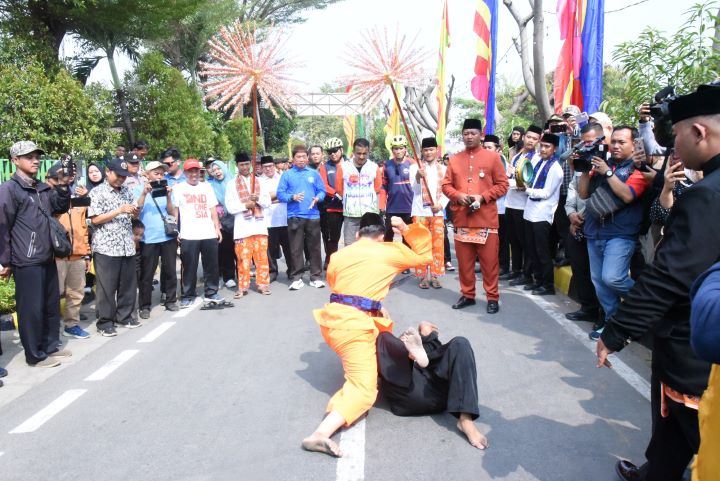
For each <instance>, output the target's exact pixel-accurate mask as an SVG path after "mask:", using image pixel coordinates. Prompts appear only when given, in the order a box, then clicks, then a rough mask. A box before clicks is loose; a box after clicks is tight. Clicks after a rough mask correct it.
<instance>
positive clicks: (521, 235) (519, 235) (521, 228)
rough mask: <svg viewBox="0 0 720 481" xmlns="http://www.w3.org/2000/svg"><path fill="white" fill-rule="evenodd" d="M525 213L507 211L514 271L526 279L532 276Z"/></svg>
mask: <svg viewBox="0 0 720 481" xmlns="http://www.w3.org/2000/svg"><path fill="white" fill-rule="evenodd" d="M523 213H524V211H522V210H520V209H510V208H507V209H505V217H506V218H507V222H508V237H509V241H510V251H511V254H512V271H513V272H518V273H522V274H523V276H524V277H530V275H531V274H532V263H531V260H530V258H531V257H530V250H529V249H526V248H525V246H526V240H525V225H524V222H525V220H524V219H523Z"/></svg>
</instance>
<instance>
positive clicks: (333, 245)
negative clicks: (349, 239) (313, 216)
mask: <svg viewBox="0 0 720 481" xmlns="http://www.w3.org/2000/svg"><path fill="white" fill-rule="evenodd" d="M344 218H345V217H344V216H343V213H342V212H327V211H324V212H320V232H321V234H322V241H323V247H324V248H325V263H324V265H325V267H327V265H328V263H329V262H330V256H332V255H333V254H334V253H336V252H337V250H338V244H339V243H340V233H341V232H342V226H343V219H344Z"/></svg>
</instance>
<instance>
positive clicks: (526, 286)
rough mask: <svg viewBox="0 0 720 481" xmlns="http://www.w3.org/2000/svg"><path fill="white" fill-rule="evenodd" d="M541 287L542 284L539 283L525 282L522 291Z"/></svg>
mask: <svg viewBox="0 0 720 481" xmlns="http://www.w3.org/2000/svg"><path fill="white" fill-rule="evenodd" d="M541 287H542V286H541V285H540V284H537V283H535V282H530V283H529V284H525V286H523V291H534V290H535V289H540V288H541Z"/></svg>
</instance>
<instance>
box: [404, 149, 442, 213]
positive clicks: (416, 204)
mask: <svg viewBox="0 0 720 481" xmlns="http://www.w3.org/2000/svg"><path fill="white" fill-rule="evenodd" d="M421 162H424V161H421ZM437 162H438V161H437V160H436V161H435V162H433V163H432V164H430V165H428V164H427V163H425V164H424V167H425V179H426V180H427V185H428V189H429V190H430V196H431V197H432V200H433V202H435V203H436V204H440V205H441V206H442V207H443V209H445V206H447V204H448V202H449V201H450V199H448V198H447V197H445V194H442V193H441V194H440V198H439V199H436V197H437V192H438V183H439V182H440V181H441V180H442V178H443V177H444V176H445V171H446V170H447V168H446V167H445V166H444V165H440V171H441V176H440V177H438V172H437V171H438V169H437V165H436V163H437ZM417 172H418V166H417V164H411V165H410V174H409V175H410V186H411V187H412V190H413V201H412V212H411V215H412V216H413V217H414V216H419V217H442V216H443V214H444V212H443V211H442V210H440V211H438V212H436V213H435V214H433V212H432V208H431V206H425V205H423V196H422V184H421V183H420V182H418V181H417V178H416V176H417Z"/></svg>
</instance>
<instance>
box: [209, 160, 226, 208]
mask: <svg viewBox="0 0 720 481" xmlns="http://www.w3.org/2000/svg"><path fill="white" fill-rule="evenodd" d="M216 166H217V167H218V168H219V169H220V170H222V173H223V179H222V180H217V179H216V178H215V177H214V176H213V175H212V174H209V176H208V179H207V181H208V183H209V184H210V185H211V186H212V188H213V190H214V191H215V197H217V201H218V203H220V204H222V205H223V207H224V206H225V189H226V188H227V185H228V184H229V183H230V181H231V180H232V179H231V178H230V172H229V171H228V168H227V165H225V162H221V161H219V160H216V161H215V162H213V163H212V164H211V165H210V168H211V169H212V168H213V167H216Z"/></svg>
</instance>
